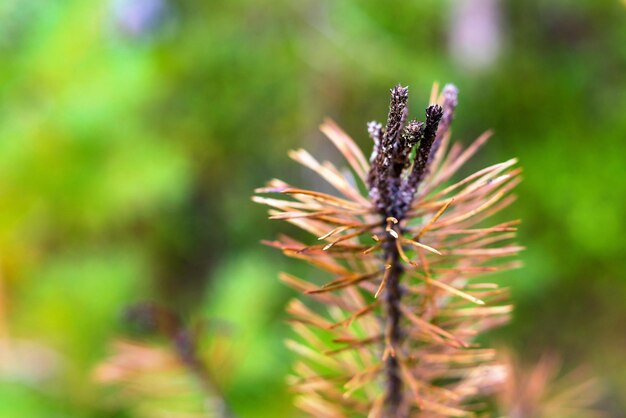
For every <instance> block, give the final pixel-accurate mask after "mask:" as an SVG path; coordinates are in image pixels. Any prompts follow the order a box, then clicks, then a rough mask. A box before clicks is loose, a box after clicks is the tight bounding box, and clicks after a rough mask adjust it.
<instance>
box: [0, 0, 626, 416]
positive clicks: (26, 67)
mask: <svg viewBox="0 0 626 418" xmlns="http://www.w3.org/2000/svg"><path fill="white" fill-rule="evenodd" d="M435 80H438V81H440V82H442V83H445V82H454V83H455V84H457V86H458V87H459V89H460V105H459V109H458V116H457V119H456V122H455V126H454V137H456V139H457V140H459V141H461V142H463V143H466V144H467V143H468V142H469V141H470V140H471V139H473V138H474V137H475V136H477V135H478V134H480V133H482V132H483V131H484V130H485V129H487V128H493V129H494V131H495V137H494V138H493V139H492V140H491V141H490V143H489V146H488V147H487V148H486V149H485V150H484V151H483V152H482V153H481V154H480V155H479V156H478V157H477V158H476V159H475V160H474V161H473V162H472V164H471V167H472V168H479V167H481V166H483V165H485V164H491V163H494V162H497V161H501V160H505V159H508V158H510V157H512V156H517V157H519V158H520V160H521V165H522V166H523V167H524V170H525V173H524V182H523V183H522V185H521V187H520V188H519V190H518V195H519V200H518V202H517V203H516V204H515V205H514V207H513V208H511V209H510V210H509V211H508V215H510V216H508V217H509V218H512V217H520V218H522V219H523V224H522V227H521V231H520V238H519V241H520V242H521V243H522V244H523V245H525V246H526V247H527V248H528V249H527V251H525V252H524V254H523V260H524V263H525V265H526V267H525V268H523V269H521V270H518V271H515V272H513V273H511V274H510V275H509V279H508V280H509V283H510V284H511V286H512V288H513V296H514V300H515V303H516V304H517V311H516V315H515V318H514V320H513V322H512V324H511V325H510V326H509V327H507V328H506V329H503V330H499V331H498V332H496V333H494V334H493V335H492V336H491V337H490V339H491V340H492V341H494V342H496V343H498V344H500V345H503V344H506V345H510V346H511V347H513V348H514V349H516V350H518V351H519V352H520V353H521V356H522V358H523V359H525V360H528V361H534V360H536V359H537V358H538V357H539V355H540V354H541V353H543V352H546V351H556V352H559V353H560V355H561V356H562V358H563V360H564V365H565V366H564V367H565V368H566V369H570V368H573V367H575V366H576V365H577V364H587V365H589V366H590V368H591V370H593V373H595V374H596V375H597V376H599V377H600V378H601V379H602V382H603V385H604V386H605V387H606V388H607V395H606V401H604V405H603V406H604V407H605V409H606V410H607V411H609V414H610V416H611V417H624V416H626V274H625V271H626V253H625V251H624V248H625V246H624V237H625V236H626V220H625V218H624V213H625V212H626V187H625V186H626V175H625V174H624V167H626V165H625V164H624V152H623V141H624V140H625V139H626V116H625V115H626V94H625V93H626V3H624V2H621V1H620V0H553V1H540V0H509V1H505V0H502V1H498V0H456V1H452V0H450V1H435V0H421V1H396V0H394V1H387V2H380V1H373V0H362V1H354V0H345V1H331V0H326V1H324V0H297V1H296V0H291V1H288V0H230V1H201V0H178V1H176V0H110V1H109V0H98V1H84V0H64V1H61V0H48V1H42V0H3V1H1V2H0V275H1V276H0V280H1V282H0V283H1V284H2V287H1V289H2V290H1V291H0V297H1V298H0V307H1V308H2V315H3V317H2V318H0V337H2V338H4V340H6V341H14V342H20V344H23V345H25V346H26V348H24V349H23V350H21V351H20V353H21V354H19V355H17V356H16V355H15V353H13V354H12V355H9V354H10V353H9V352H8V351H6V350H5V351H2V350H0V416H1V417H3V418H4V417H7V418H13V417H16V418H30V417H33V418H35V417H46V418H47V417H109V416H116V417H133V416H135V415H133V412H132V410H131V409H130V408H125V407H124V406H120V405H116V404H114V403H113V404H112V403H111V402H108V401H107V402H103V401H102V400H103V393H102V388H101V387H100V386H99V385H98V384H97V383H96V382H94V381H93V379H92V370H93V368H94V366H95V365H96V364H97V363H98V362H99V361H101V360H102V359H104V358H105V357H106V355H107V353H108V352H109V347H110V346H109V344H110V341H111V340H112V339H113V338H115V337H116V336H120V335H124V333H125V332H126V325H125V324H124V320H123V312H124V310H125V308H126V307H127V306H129V305H130V304H132V303H135V302H137V301H145V300H153V301H157V302H159V303H162V304H164V305H166V306H169V307H170V308H171V309H173V310H174V311H176V312H180V313H181V315H183V317H185V318H190V319H192V318H200V317H208V318H213V319H219V320H220V321H224V323H227V324H228V334H229V336H230V338H232V340H233V347H232V352H231V354H232V356H233V358H235V360H234V361H233V366H232V367H231V368H230V370H229V372H228V375H229V376H228V378H227V379H225V382H227V383H225V384H224V391H225V395H226V398H227V399H228V401H229V403H231V404H232V405H233V408H234V409H235V410H236V412H237V413H238V415H239V416H241V417H258V418H261V417H290V416H297V415H296V412H295V411H293V409H292V407H291V399H290V395H289V394H288V390H287V387H286V385H285V383H284V378H285V375H286V374H287V372H288V370H289V363H290V358H291V354H290V353H289V352H288V351H287V350H286V349H285V348H284V346H283V342H282V341H283V339H284V338H285V337H286V336H288V335H289V331H288V327H287V325H286V324H285V322H284V319H285V317H284V314H283V308H284V305H285V303H286V301H287V300H288V299H289V298H290V297H291V296H292V293H291V291H290V290H288V289H287V288H285V287H284V286H283V285H281V284H280V283H279V282H278V280H277V279H276V276H277V273H278V272H279V271H280V270H285V269H287V270H290V271H292V272H296V273H303V274H311V272H310V271H309V270H308V269H307V267H306V266H302V265H300V264H297V263H292V262H289V261H288V260H285V259H284V258H283V257H282V256H281V255H280V254H278V253H277V252H274V251H271V250H269V249H266V248H264V247H263V246H261V245H260V244H259V241H260V240H261V239H263V238H272V237H274V236H275V235H276V234H278V233H279V232H280V231H286V230H288V229H287V228H286V227H285V226H283V225H280V224H278V223H274V222H270V221H266V220H265V209H264V208H262V207H259V206H257V205H254V204H253V203H252V202H250V198H249V196H250V194H251V193H252V190H253V189H254V188H255V187H257V186H260V185H262V184H263V183H264V181H265V180H266V179H269V178H272V177H280V178H283V179H288V180H289V181H290V182H292V183H295V184H300V185H307V186H314V185H315V184H316V183H315V182H316V180H315V179H314V178H313V177H312V176H311V175H310V174H309V173H307V172H306V171H304V170H301V169H300V168H298V167H296V165H295V164H293V163H292V162H291V161H290V160H289V159H288V158H287V157H286V152H287V150H288V149H291V148H296V147H305V148H307V149H308V150H309V151H311V152H312V153H314V154H316V155H318V156H320V157H325V158H330V159H333V160H335V161H339V160H338V159H337V158H336V156H335V155H334V153H333V150H332V148H331V147H330V146H329V145H328V144H327V143H326V141H325V140H324V139H323V138H322V136H321V134H320V133H318V131H317V126H318V124H319V123H320V122H321V121H322V119H323V118H324V117H325V116H330V117H332V118H334V119H335V120H336V121H337V122H338V123H339V124H340V125H341V126H342V127H343V128H344V129H346V131H347V132H349V133H350V134H351V135H352V136H353V137H354V138H355V139H356V140H357V142H359V143H360V144H361V145H362V146H363V147H369V146H370V141H369V139H368V138H367V135H366V129H365V123H366V122H367V121H369V120H372V119H379V120H380V119H384V117H385V115H386V109H387V105H388V89H389V88H390V87H391V86H392V85H394V84H397V83H398V82H399V83H402V84H405V85H409V86H410V87H411V92H412V96H411V97H412V98H411V104H412V108H413V113H414V114H419V113H421V109H422V108H423V107H425V105H426V104H427V99H428V94H429V91H430V87H431V84H432V82H433V81H435ZM307 271H309V272H308V273H306V272H307ZM16 344H17V343H16ZM554 418H559V417H554Z"/></svg>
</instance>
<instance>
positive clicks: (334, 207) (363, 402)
mask: <svg viewBox="0 0 626 418" xmlns="http://www.w3.org/2000/svg"><path fill="white" fill-rule="evenodd" d="M456 105H457V89H456V88H455V87H454V86H451V85H448V86H446V87H445V88H444V89H443V91H442V92H441V94H439V92H438V91H437V88H436V87H435V88H434V89H433V93H432V94H431V103H430V104H429V105H428V106H427V107H426V111H425V116H424V120H423V121H419V120H416V119H414V120H408V115H409V111H408V88H406V87H402V86H396V87H394V88H393V89H392V90H391V99H390V106H389V114H388V117H387V121H386V123H385V125H383V124H381V123H377V122H370V123H369V124H368V125H367V130H368V133H369V135H370V137H371V138H372V139H373V141H374V147H373V151H372V154H371V157H370V158H369V161H368V159H366V158H365V156H364V154H363V153H362V151H361V150H360V148H359V147H358V146H357V145H356V143H355V142H354V141H353V140H352V139H351V138H350V137H349V136H348V135H347V134H346V133H345V132H343V131H342V130H341V129H340V128H339V127H338V126H337V125H336V124H335V123H333V122H331V121H326V122H325V123H324V124H323V125H322V126H321V130H322V132H323V133H324V134H325V135H326V136H327V137H328V138H329V139H330V141H331V142H332V143H333V144H334V145H335V146H336V147H337V148H338V150H339V151H340V152H341V154H342V155H343V156H344V158H345V159H346V162H347V163H348V165H349V167H350V170H340V169H338V168H337V167H335V166H334V165H333V164H332V163H330V162H328V161H324V162H319V161H317V160H316V159H315V158H314V157H313V156H311V155H310V154H309V153H308V152H306V151H304V150H297V151H292V152H291V153H290V156H291V157H292V158H293V159H294V160H296V161H297V162H299V163H301V164H303V165H304V166H306V167H308V168H310V169H311V170H313V171H314V172H315V173H317V174H318V175H319V176H321V177H322V178H323V179H324V180H326V181H327V182H328V183H329V184H330V185H331V186H333V187H334V189H335V190H336V191H337V193H336V194H327V193H321V192H317V191H313V190H307V189H303V188H298V187H293V186H291V185H289V184H287V183H285V182H283V181H280V180H272V181H270V182H269V184H268V185H267V187H264V188H261V189H258V190H257V193H258V195H257V196H255V197H254V198H253V200H255V201H256V202H258V203H262V204H265V205H268V206H270V207H271V210H270V218H271V219H279V220H284V221H287V222H289V223H291V224H293V225H296V226H298V227H299V228H302V229H303V230H305V231H307V232H309V233H311V234H313V235H314V236H316V237H317V240H318V244H315V243H314V244H311V243H303V242H300V241H298V240H296V239H294V238H291V237H288V236H282V237H280V238H279V239H277V240H276V241H271V242H267V244H268V245H270V246H273V247H276V248H278V249H280V250H282V251H283V252H284V253H285V254H286V255H288V256H290V257H295V258H299V259H302V260H305V261H307V262H309V263H310V264H311V265H313V266H315V267H317V268H318V269H319V271H320V272H319V274H317V275H316V277H314V278H313V279H311V280H304V279H301V278H298V277H295V276H293V275H290V274H283V275H282V276H281V278H282V280H283V281H285V282H286V283H287V284H289V285H290V286H292V287H294V288H295V289H297V290H299V291H301V292H302V293H304V294H306V295H307V296H308V297H307V298H306V299H307V300H305V301H303V300H301V299H300V298H298V299H295V300H293V301H292V302H291V303H290V305H289V307H288V312H289V314H290V317H291V321H292V325H293V328H294V330H295V332H296V334H298V338H296V339H294V340H290V341H289V342H288V345H289V347H290V348H291V349H293V350H294V351H296V352H297V353H298V354H299V355H300V361H298V363H297V364H296V365H295V368H294V375H293V376H292V377H291V385H292V387H293V388H294V390H295V391H296V392H297V393H298V394H299V396H298V397H297V404H298V406H299V407H300V408H301V409H302V410H303V411H305V412H307V413H308V414H309V415H310V416H313V417H322V418H337V417H354V416H359V417H360V416H363V417H370V418H383V417H384V418H406V417H420V418H430V417H433V418H434V417H446V416H454V417H463V416H475V415H476V413H478V412H480V411H481V409H482V408H484V407H485V405H484V404H483V403H481V397H482V396H484V395H485V394H486V392H488V391H489V390H490V389H489V385H488V384H487V380H485V381H483V380H481V379H476V373H480V371H481V370H489V367H490V364H492V363H493V362H494V361H495V360H494V359H495V352H494V351H493V350H491V349H486V348H481V347H479V346H478V345H477V344H476V337H477V336H478V335H480V334H481V333H483V332H484V331H486V330H489V329H491V328H494V327H497V326H500V325H502V324H504V323H506V322H507V321H508V318H509V315H510V312H511V306H510V305H509V304H508V303H507V301H508V293H507V290H506V289H503V288H500V286H499V285H498V284H496V283H491V282H488V281H485V276H486V275H487V274H489V273H492V272H496V271H502V270H506V269H510V268H513V267H516V266H517V262H516V261H515V260H512V259H511V257H512V256H515V255H516V254H517V253H518V252H519V251H520V250H521V247H519V246H517V245H515V244H513V243H511V240H512V239H513V238H514V233H515V230H516V225H517V223H518V222H517V221H508V222H503V223H498V224H494V223H493V222H489V219H490V218H491V217H492V216H493V215H494V214H496V213H497V212H499V211H500V210H501V209H503V208H505V207H506V206H508V205H509V204H510V203H511V202H512V201H513V200H514V199H515V197H514V196H513V195H512V194H511V193H510V192H511V190H512V189H513V188H514V187H515V186H516V185H517V184H518V182H519V181H520V180H519V174H520V170H519V169H517V168H514V165H515V163H516V160H514V159H513V160H509V161H506V162H504V163H500V164H495V165H492V166H489V167H487V168H484V169H482V170H480V171H478V172H476V173H474V174H471V175H469V176H467V177H465V178H463V179H461V180H458V181H456V182H455V181H453V180H452V179H453V176H454V175H455V174H456V173H457V172H458V170H459V168H460V167H461V166H462V165H463V164H464V163H465V162H467V160H468V159H469V158H470V157H471V156H472V155H473V154H474V153H475V152H476V151H477V150H478V149H479V148H480V147H481V146H482V145H483V144H484V143H485V141H486V140H487V138H488V137H489V135H490V134H489V133H485V134H483V135H481V136H480V137H479V138H478V139H477V140H476V141H475V142H474V143H473V144H472V145H470V146H469V147H468V148H465V149H463V148H462V147H461V146H460V145H458V144H453V145H451V144H450V125H451V122H452V119H453V115H454V110H455V108H456ZM363 190H366V192H365V193H363V192H362V191H363ZM266 194H274V195H276V194H277V195H278V197H271V196H265V195H266Z"/></svg>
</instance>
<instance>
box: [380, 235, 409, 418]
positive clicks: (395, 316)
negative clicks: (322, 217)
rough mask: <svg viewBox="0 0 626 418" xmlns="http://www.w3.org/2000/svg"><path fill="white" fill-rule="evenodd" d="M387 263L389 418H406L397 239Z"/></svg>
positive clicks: (389, 245) (389, 249)
mask: <svg viewBox="0 0 626 418" xmlns="http://www.w3.org/2000/svg"><path fill="white" fill-rule="evenodd" d="M385 260H387V262H388V263H389V264H390V267H389V272H388V274H389V276H388V278H387V287H386V289H385V310H386V314H387V315H386V316H387V324H386V330H385V332H386V336H387V344H389V346H390V347H391V350H392V351H391V352H390V353H388V356H387V360H386V362H385V377H386V383H387V388H386V393H385V417H386V418H404V417H405V413H404V405H403V403H404V387H403V386H404V384H403V382H402V379H401V377H400V366H399V364H398V358H397V355H396V354H395V352H396V350H398V349H399V348H400V342H401V340H402V330H401V329H400V317H401V312H400V299H401V297H402V290H401V287H400V277H401V276H402V272H403V270H404V269H403V267H402V264H401V263H400V255H399V253H398V249H397V247H396V243H395V240H393V239H389V240H387V241H386V242H385Z"/></svg>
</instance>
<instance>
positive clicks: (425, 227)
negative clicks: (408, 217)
mask: <svg viewBox="0 0 626 418" xmlns="http://www.w3.org/2000/svg"><path fill="white" fill-rule="evenodd" d="M452 202H454V198H452V199H448V201H446V203H444V205H443V206H442V207H441V209H439V210H438V211H437V213H436V214H435V216H433V217H432V218H431V220H430V221H428V223H427V224H426V225H424V226H423V227H422V229H421V230H420V231H419V232H418V233H417V234H416V235H415V237H413V240H415V241H419V239H420V238H421V237H422V235H424V234H425V233H426V232H427V231H428V230H429V229H430V228H431V227H432V226H433V224H434V223H435V222H437V220H438V219H439V218H440V217H441V215H443V213H444V212H445V211H446V209H448V207H450V205H451V204H452Z"/></svg>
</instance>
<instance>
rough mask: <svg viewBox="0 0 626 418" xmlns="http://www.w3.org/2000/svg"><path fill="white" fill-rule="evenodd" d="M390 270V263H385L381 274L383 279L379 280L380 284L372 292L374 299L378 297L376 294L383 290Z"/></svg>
mask: <svg viewBox="0 0 626 418" xmlns="http://www.w3.org/2000/svg"><path fill="white" fill-rule="evenodd" d="M390 271H391V265H389V264H387V265H385V273H384V274H383V280H382V282H380V286H378V290H377V291H376V293H375V294H374V298H375V299H378V296H379V295H380V293H381V292H382V291H383V289H384V288H385V286H386V285H387V280H389V272H390Z"/></svg>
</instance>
